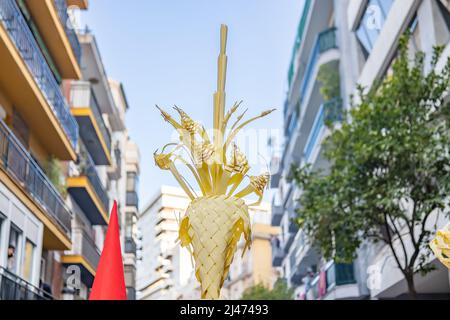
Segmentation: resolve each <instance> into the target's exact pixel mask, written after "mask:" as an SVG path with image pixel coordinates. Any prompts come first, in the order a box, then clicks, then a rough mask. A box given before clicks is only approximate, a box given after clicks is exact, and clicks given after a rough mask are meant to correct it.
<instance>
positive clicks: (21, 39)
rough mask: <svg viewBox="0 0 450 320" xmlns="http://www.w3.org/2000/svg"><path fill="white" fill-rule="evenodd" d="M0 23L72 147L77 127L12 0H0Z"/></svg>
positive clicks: (74, 143) (75, 138) (75, 139)
mask: <svg viewBox="0 0 450 320" xmlns="http://www.w3.org/2000/svg"><path fill="white" fill-rule="evenodd" d="M0 21H1V22H2V24H3V26H4V28H5V29H6V30H7V31H8V33H9V35H10V37H11V39H12V41H13V42H14V44H15V45H16V48H17V50H18V51H19V53H20V55H21V56H22V58H23V60H24V62H25V64H26V65H27V67H28V69H29V71H30V73H31V74H32V75H33V78H34V80H35V82H36V84H37V85H38V87H39V88H40V89H41V91H42V93H43V95H44V97H45V98H46V100H47V102H48V104H49V105H50V107H51V109H52V111H53V113H54V114H55V116H56V118H58V120H59V122H60V124H61V126H62V128H63V129H64V131H65V133H66V134H67V136H68V138H69V140H70V142H71V144H72V146H73V147H75V146H76V144H77V140H78V124H77V122H76V121H75V119H74V118H73V117H72V115H71V113H70V110H69V106H68V104H67V102H66V100H65V99H64V97H63V95H62V92H61V89H60V87H59V85H58V83H57V82H56V80H55V77H54V75H53V74H52V72H51V71H50V67H49V66H48V64H47V62H46V60H45V58H44V56H43V54H42V52H41V51H40V49H39V46H38V44H37V42H36V40H35V38H34V36H33V34H32V32H31V30H30V28H29V26H28V24H27V23H26V21H25V18H24V17H23V16H22V13H21V11H20V9H19V8H18V6H17V4H16V2H15V1H14V0H2V1H0Z"/></svg>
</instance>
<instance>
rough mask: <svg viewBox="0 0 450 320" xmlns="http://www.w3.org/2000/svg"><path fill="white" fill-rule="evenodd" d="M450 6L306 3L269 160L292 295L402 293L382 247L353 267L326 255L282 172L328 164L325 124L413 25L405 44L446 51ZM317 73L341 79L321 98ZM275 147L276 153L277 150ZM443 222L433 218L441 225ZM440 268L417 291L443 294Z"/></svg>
mask: <svg viewBox="0 0 450 320" xmlns="http://www.w3.org/2000/svg"><path fill="white" fill-rule="evenodd" d="M449 8H450V4H449V1H448V0H401V1H400V0H369V1H365V0H334V1H331V0H330V1H322V0H306V1H304V6H303V9H302V12H301V15H300V21H299V25H298V30H297V36H296V39H295V41H294V48H293V53H292V61H291V64H290V67H289V70H288V74H287V79H288V81H287V83H288V89H287V97H286V102H285V106H284V134H285V137H284V138H285V143H284V145H283V148H282V150H281V151H280V152H274V156H273V160H272V166H271V167H272V172H273V176H272V187H274V188H277V189H278V190H277V193H276V195H275V197H274V198H273V203H272V225H273V226H281V230H282V231H281V234H280V236H279V237H277V238H274V240H273V242H272V246H273V265H274V266H275V267H277V268H279V269H280V271H281V273H282V275H283V277H284V278H285V279H286V280H287V281H288V283H289V285H290V287H291V288H294V289H295V290H296V298H297V299H305V298H307V299H364V298H380V299H384V298H386V299H388V298H399V297H402V296H404V295H405V294H406V293H407V287H406V284H405V280H404V279H403V277H402V275H401V273H400V271H399V270H398V269H397V268H396V265H395V263H394V262H393V261H392V260H393V259H390V252H389V250H388V248H386V247H384V246H381V245H373V244H369V243H365V244H364V245H362V247H361V249H360V251H359V253H358V258H357V260H356V261H354V263H352V264H336V263H334V262H333V261H325V260H324V259H323V258H322V257H321V256H320V254H319V253H318V251H317V250H316V249H315V248H314V247H313V246H311V244H310V243H309V242H308V241H307V239H306V238H305V235H304V233H303V231H302V230H299V229H298V227H297V225H296V224H295V223H294V222H293V220H292V218H294V217H295V215H296V213H295V209H296V208H297V207H298V206H299V203H298V201H296V199H298V198H299V196H300V195H301V193H302V190H300V189H299V188H298V187H297V186H296V185H295V183H294V182H293V181H292V180H291V179H289V177H290V169H291V164H297V165H301V166H302V165H306V164H310V165H311V166H312V168H313V169H319V168H320V169H324V170H326V169H327V167H328V164H327V162H326V160H325V158H324V155H323V150H322V148H321V143H322V141H323V140H324V138H325V137H326V136H327V135H328V134H329V129H328V128H327V127H326V126H325V122H326V121H327V120H328V121H333V122H337V123H339V121H340V120H341V119H342V118H341V114H342V110H344V109H346V108H349V97H350V95H351V94H354V93H356V85H357V84H361V85H362V86H365V87H368V86H370V85H371V84H372V83H373V82H374V81H375V80H379V79H383V78H384V77H386V76H387V75H389V74H390V72H391V65H392V62H393V60H394V58H395V56H396V51H397V46H398V40H399V37H400V36H401V35H402V34H403V33H404V32H405V31H407V30H410V31H411V33H412V37H411V40H410V51H411V54H414V53H415V52H416V51H417V50H421V51H424V52H425V53H426V54H427V58H426V59H428V61H430V59H431V54H432V51H433V47H434V46H435V45H443V46H444V47H445V50H444V54H443V56H442V57H441V60H440V61H439V63H438V68H442V67H443V65H444V64H445V62H446V61H447V58H448V57H449V56H450V44H449V40H450V13H449ZM320 70H326V72H327V73H328V75H329V76H331V77H334V79H335V81H336V82H338V83H339V86H340V88H339V89H338V91H339V93H338V94H336V96H335V97H332V99H325V98H324V97H323V96H322V94H321V92H320V89H321V82H320V81H319V79H318V74H319V72H320ZM275 151H277V150H275ZM443 223H444V222H443V221H437V224H438V226H442V224H443ZM429 263H430V264H434V265H435V266H436V268H437V271H434V272H432V273H430V274H429V275H427V276H426V277H420V276H418V279H417V281H416V283H417V290H418V292H419V293H420V296H421V297H433V296H448V295H449V294H450V281H449V271H448V270H446V269H445V268H444V267H443V266H442V265H441V264H439V263H436V260H432V261H429ZM372 265H380V266H383V267H382V268H380V270H379V271H377V272H378V274H377V275H375V276H376V277H377V279H380V281H381V282H380V283H379V285H377V289H375V287H374V288H372V290H370V289H369V288H368V287H367V281H368V276H369V274H368V269H369V267H370V266H372Z"/></svg>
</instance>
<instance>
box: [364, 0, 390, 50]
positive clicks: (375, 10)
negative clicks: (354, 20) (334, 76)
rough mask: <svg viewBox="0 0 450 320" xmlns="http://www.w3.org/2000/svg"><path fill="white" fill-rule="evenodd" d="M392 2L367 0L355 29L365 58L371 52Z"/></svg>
mask: <svg viewBox="0 0 450 320" xmlns="http://www.w3.org/2000/svg"><path fill="white" fill-rule="evenodd" d="M393 2H394V0H369V2H368V4H367V7H366V9H365V11H364V14H363V16H362V18H361V21H360V23H359V25H358V28H357V29H356V37H357V38H358V41H359V43H360V45H361V47H362V50H363V53H364V56H365V57H366V58H367V57H368V56H369V55H370V52H371V51H372V49H373V47H374V45H375V42H376V40H377V39H378V36H379V35H380V32H381V29H382V28H383V25H384V23H385V21H386V17H387V15H388V13H389V11H390V9H391V7H392V3H393Z"/></svg>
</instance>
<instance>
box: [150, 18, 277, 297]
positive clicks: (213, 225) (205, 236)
mask: <svg viewBox="0 0 450 320" xmlns="http://www.w3.org/2000/svg"><path fill="white" fill-rule="evenodd" d="M227 30H228V29H227V26H225V25H222V26H221V30H220V39H221V41H220V54H219V59H218V77H217V91H216V92H215V94H214V100H213V102H214V114H213V124H214V136H213V140H210V138H209V136H208V134H207V132H206V130H205V128H204V127H203V126H202V125H201V124H199V123H197V122H196V121H194V120H192V119H191V118H190V117H189V116H188V115H187V114H186V113H185V112H184V111H183V110H182V109H180V108H178V107H175V108H174V109H175V110H176V111H177V113H178V114H179V115H180V120H179V121H177V120H175V119H173V118H172V116H171V115H170V114H168V113H167V112H165V111H164V110H162V109H161V108H159V107H158V106H157V108H158V109H159V110H160V111H161V115H162V117H163V118H164V120H165V121H167V122H169V123H170V124H171V125H172V126H173V127H174V128H175V129H176V130H177V132H178V133H179V143H169V144H167V145H165V146H164V147H163V149H162V151H161V152H160V153H158V150H157V151H156V152H155V153H154V158H155V163H156V165H157V166H158V167H159V168H160V169H162V170H169V171H170V172H171V173H172V174H173V176H174V177H175V179H176V180H177V181H178V183H179V184H180V186H181V187H182V188H183V190H184V191H185V192H186V194H187V195H188V196H189V197H190V199H191V203H190V205H189V207H188V209H187V211H186V214H185V215H184V217H183V218H182V219H181V221H180V229H179V239H180V242H181V246H183V247H186V248H187V249H188V250H189V252H190V253H191V255H192V256H193V258H194V262H195V275H196V278H197V280H198V281H199V282H200V286H201V298H202V299H218V298H219V297H220V290H221V288H222V286H223V283H224V281H225V279H226V277H227V275H228V271H229V269H230V265H231V263H232V261H233V257H234V254H235V252H236V249H237V244H238V242H239V240H240V238H241V236H242V235H243V236H244V239H245V249H248V248H249V247H250V244H251V225H250V216H249V213H248V207H247V205H246V204H245V202H244V200H243V198H244V197H246V196H248V195H250V194H252V193H254V194H256V195H257V196H258V201H257V202H256V203H253V204H251V205H258V204H259V203H260V202H261V200H262V198H263V192H264V189H265V188H266V186H267V184H268V181H269V174H268V173H265V174H262V175H260V176H249V175H247V173H248V171H249V170H250V166H249V164H248V161H247V158H246V157H245V155H244V154H243V153H242V152H241V151H240V150H239V148H238V147H237V146H236V145H235V144H234V143H233V140H234V138H235V137H236V135H237V134H238V133H239V131H240V130H241V129H242V128H244V127H245V126H246V125H248V124H249V123H251V122H253V121H255V120H257V119H260V118H262V117H265V116H267V115H268V114H270V113H271V112H273V111H274V109H273V110H268V111H265V112H262V113H261V114H260V115H258V116H256V117H253V118H250V119H249V120H246V121H242V122H241V120H242V118H243V117H244V115H245V113H246V112H245V111H244V112H243V113H242V114H240V115H239V116H238V117H236V120H235V122H234V124H233V125H232V126H231V128H230V130H229V134H228V135H227V136H225V131H226V130H227V126H228V122H229V121H230V119H231V117H232V116H233V115H234V114H235V113H236V111H237V110H238V108H239V106H240V105H241V103H240V102H239V103H235V104H234V105H233V106H232V107H231V108H230V110H229V111H228V112H227V113H226V114H225V82H226V70H227V56H226V41H227ZM169 148H170V149H171V151H166V150H167V149H169ZM186 154H187V155H188V156H187V157H183V155H186ZM227 154H229V156H227ZM185 158H187V159H188V160H186V159H185ZM179 162H181V163H182V164H183V165H185V166H186V167H187V168H188V170H189V171H190V173H191V174H192V175H193V176H194V178H195V180H196V181H197V183H198V186H199V188H200V190H201V193H202V194H201V195H197V194H196V193H195V191H194V189H193V188H192V187H191V186H190V185H189V184H188V183H187V181H186V179H185V178H184V177H183V176H182V175H181V174H180V172H179V171H178V169H177V167H176V165H175V164H176V163H179ZM246 179H247V180H248V181H249V182H248V185H247V186H246V187H244V188H242V189H241V190H239V191H237V190H238V188H239V186H240V185H241V184H242V183H243V181H244V180H246ZM245 249H244V253H245V251H246V250H245Z"/></svg>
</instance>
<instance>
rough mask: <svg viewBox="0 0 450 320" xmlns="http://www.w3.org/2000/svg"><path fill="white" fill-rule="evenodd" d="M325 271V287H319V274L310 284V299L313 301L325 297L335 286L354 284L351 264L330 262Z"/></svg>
mask: <svg viewBox="0 0 450 320" xmlns="http://www.w3.org/2000/svg"><path fill="white" fill-rule="evenodd" d="M324 271H325V282H324V283H325V285H324V286H322V287H321V283H320V280H321V279H320V277H321V274H320V273H319V274H318V275H317V276H316V277H315V278H314V279H313V280H312V282H311V294H310V296H311V298H312V299H314V300H318V299H321V298H323V297H325V296H326V295H327V294H328V293H329V292H330V291H331V290H332V289H333V288H334V287H335V286H343V285H347V284H354V283H356V280H355V274H354V270H353V264H343V263H334V262H332V263H331V264H330V265H328V267H327V268H326V269H325V270H324Z"/></svg>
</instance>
